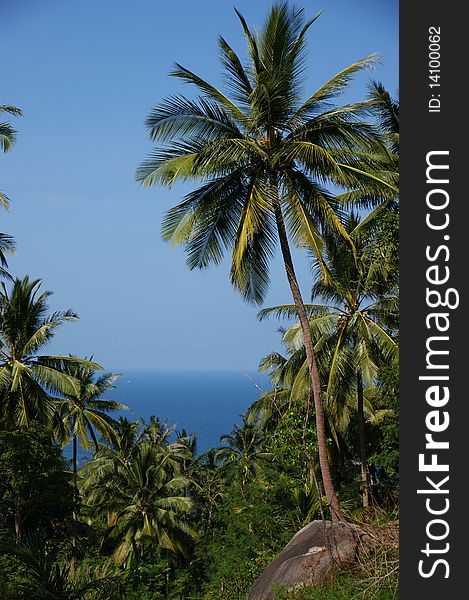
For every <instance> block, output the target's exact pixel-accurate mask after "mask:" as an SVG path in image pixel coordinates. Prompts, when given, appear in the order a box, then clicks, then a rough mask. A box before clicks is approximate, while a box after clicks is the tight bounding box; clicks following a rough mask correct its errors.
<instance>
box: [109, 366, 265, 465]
mask: <svg viewBox="0 0 469 600" xmlns="http://www.w3.org/2000/svg"><path fill="white" fill-rule="evenodd" d="M121 372H122V371H121ZM259 388H261V389H262V390H267V389H269V381H268V378H267V376H265V375H264V374H260V373H257V372H249V373H243V372H241V371H211V372H200V371H185V372H181V371H164V372H163V371H124V372H123V375H122V377H121V378H120V379H118V380H117V382H116V389H115V390H112V392H109V393H107V394H106V396H103V397H106V398H110V399H112V400H117V401H118V402H121V403H122V404H126V405H127V406H129V407H130V408H131V409H132V411H131V412H125V413H122V414H124V415H125V416H126V417H127V418H128V419H131V420H135V419H137V418H142V419H145V420H148V419H149V418H150V417H151V416H152V415H155V416H156V417H159V419H160V421H165V420H167V421H168V424H169V425H176V429H177V430H181V429H185V430H186V431H187V432H188V433H196V434H197V453H198V454H202V453H203V452H205V451H206V450H208V449H209V448H213V447H215V446H217V445H218V444H219V440H220V436H221V435H223V434H226V433H230V432H231V430H232V429H233V427H234V426H235V425H237V424H239V423H240V422H241V420H242V417H241V415H242V414H243V413H245V412H246V410H247V408H248V407H249V405H250V404H251V403H252V402H254V400H256V399H257V398H258V397H259V395H260V394H261V391H260V389H259Z"/></svg>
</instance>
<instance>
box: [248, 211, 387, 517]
mask: <svg viewBox="0 0 469 600" xmlns="http://www.w3.org/2000/svg"><path fill="white" fill-rule="evenodd" d="M345 227H346V228H347V231H348V232H349V234H350V236H351V238H352V239H353V241H354V251H353V250H352V249H351V248H350V247H349V246H346V245H344V244H341V243H340V241H339V240H337V238H336V237H334V236H326V237H325V247H324V253H323V260H322V262H321V264H319V263H318V262H317V261H316V264H315V273H314V275H315V283H314V285H313V288H312V297H313V299H319V300H323V302H324V303H320V302H317V303H315V304H310V305H306V311H307V312H308V314H309V318H310V327H311V329H312V330H313V331H314V332H315V334H316V337H317V338H319V339H321V349H320V350H319V352H320V354H321V363H322V364H324V365H327V378H326V380H325V387H326V391H325V398H326V402H327V403H328V406H327V409H328V413H329V415H331V416H333V418H332V422H334V421H335V423H337V422H338V421H339V420H340V418H341V414H340V413H342V419H343V413H344V411H345V410H346V409H348V408H350V405H351V403H352V405H354V406H355V407H356V411H357V415H358V425H359V441H360V464H361V479H362V486H363V505H364V506H368V505H369V496H370V487H369V478H368V475H367V451H366V446H367V444H366V428H365V421H366V420H365V411H364V406H365V403H364V385H366V386H368V387H370V386H372V385H374V384H375V382H376V379H377V375H378V368H379V365H380V364H389V363H392V362H393V361H395V360H396V358H397V343H396V341H395V339H394V338H393V336H392V334H393V333H395V332H396V330H397V326H398V298H397V295H396V291H397V281H396V277H395V271H394V269H393V267H392V265H388V263H387V261H386V260H383V257H380V256H379V255H377V254H376V252H375V244H374V241H373V240H370V239H367V238H366V237H365V238H363V237H362V235H361V229H360V221H359V219H358V218H357V217H356V216H354V215H353V214H352V215H350V216H349V218H348V221H347V222H346V224H345ZM271 314H276V315H278V316H287V317H292V316H295V314H296V311H295V307H294V306H293V305H284V306H278V307H274V308H269V309H264V310H263V311H261V313H260V318H261V319H262V318H265V317H267V316H268V315H271ZM284 337H285V339H286V341H288V342H289V343H290V345H291V346H292V347H295V344H296V345H298V344H301V343H302V340H301V337H302V336H301V328H300V326H299V324H298V323H297V324H295V325H293V326H292V327H291V328H290V329H289V331H288V332H287V333H286V334H285V336H284ZM295 338H296V342H295ZM303 370H304V369H303ZM298 372H299V371H298ZM351 399H352V402H351V401H350V400H351ZM348 416H349V415H348ZM347 420H348V419H346V421H347Z"/></svg>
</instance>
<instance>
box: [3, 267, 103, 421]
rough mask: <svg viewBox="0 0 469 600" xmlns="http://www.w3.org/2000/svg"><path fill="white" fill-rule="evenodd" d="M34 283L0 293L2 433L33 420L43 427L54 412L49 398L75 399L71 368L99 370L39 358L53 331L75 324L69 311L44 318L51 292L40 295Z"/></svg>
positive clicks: (63, 360)
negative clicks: (6, 429) (66, 397)
mask: <svg viewBox="0 0 469 600" xmlns="http://www.w3.org/2000/svg"><path fill="white" fill-rule="evenodd" d="M40 285H41V281H40V280H39V279H36V280H32V281H30V280H29V278H28V277H25V278H24V279H16V280H15V281H14V283H13V285H12V287H11V289H10V290H8V289H7V287H6V286H5V284H4V283H2V287H1V290H0V403H1V404H0V422H1V423H2V427H6V428H10V427H18V426H19V427H26V426H28V424H29V423H30V421H31V420H32V419H36V420H38V421H41V422H43V423H46V424H48V425H50V424H52V422H53V421H54V413H55V411H56V408H57V404H56V400H54V398H53V397H52V396H51V394H58V395H67V394H69V395H74V394H75V395H76V394H78V393H79V383H78V381H77V380H76V378H75V377H73V376H72V375H70V374H69V373H67V367H69V366H70V365H72V364H75V365H76V364H79V365H83V366H85V367H88V368H92V369H101V367H100V366H99V365H98V364H96V363H93V362H91V361H86V360H84V359H80V358H75V357H71V356H47V355H39V354H38V353H39V351H40V350H41V348H43V347H44V346H46V345H47V343H49V342H50V341H51V339H52V337H53V335H54V333H55V331H56V330H57V329H58V328H59V327H60V326H61V325H63V324H64V323H66V322H69V321H76V320H78V315H77V314H76V313H75V312H73V311H72V310H70V309H68V310H66V311H60V312H54V313H52V314H51V315H47V310H48V304H47V301H48V298H49V296H50V295H51V292H48V291H44V292H41V291H40V289H39V288H40Z"/></svg>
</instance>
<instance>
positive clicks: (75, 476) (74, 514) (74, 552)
mask: <svg viewBox="0 0 469 600" xmlns="http://www.w3.org/2000/svg"><path fill="white" fill-rule="evenodd" d="M72 461H73V511H72V559H71V561H70V574H71V575H72V576H73V575H74V574H75V563H76V560H77V521H78V514H77V511H78V508H77V504H78V468H77V436H76V435H75V434H74V435H73V455H72Z"/></svg>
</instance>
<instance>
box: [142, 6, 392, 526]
mask: <svg viewBox="0 0 469 600" xmlns="http://www.w3.org/2000/svg"><path fill="white" fill-rule="evenodd" d="M237 14H238V17H239V19H240V21H241V25H242V28H243V30H244V34H245V37H246V41H247V45H248V61H247V65H243V64H242V62H241V60H240V59H239V57H238V56H237V55H236V53H235V52H234V50H233V49H232V48H231V46H230V45H229V44H228V42H227V41H226V40H225V39H224V38H222V37H220V38H219V47H220V53H221V59H222V63H223V66H224V68H225V75H226V79H227V88H228V93H229V94H231V98H229V97H228V95H226V94H225V93H224V92H223V91H221V90H219V89H217V88H216V87H214V86H213V85H211V84H210V83H208V82H207V81H205V80H204V79H202V78H201V77H199V76H198V75H196V74H195V73H193V72H191V71H190V70H188V69H186V68H185V67H183V66H181V65H180V64H176V67H175V69H174V71H173V72H172V75H173V76H175V77H177V78H179V79H181V80H182V81H184V82H186V83H189V84H192V85H194V86H195V87H196V88H197V90H198V92H199V93H200V94H201V97H199V98H198V99H195V100H189V99H187V98H185V97H183V96H173V97H170V98H167V99H166V100H164V101H163V102H162V103H161V104H160V105H159V106H157V107H156V108H155V109H154V110H153V111H152V112H151V113H150V115H149V117H148V119H147V126H148V129H149V133H150V139H151V140H152V141H154V142H158V143H159V144H160V147H159V148H158V149H157V150H155V151H154V152H153V153H152V154H151V155H150V156H149V158H148V159H147V160H146V161H145V162H144V163H143V164H142V165H141V167H140V168H139V169H138V171H137V178H138V180H139V181H140V182H141V183H142V184H143V185H144V186H147V187H150V186H154V185H157V184H161V185H166V186H169V187H171V186H172V185H173V184H174V183H176V182H177V181H184V180H187V181H202V182H204V183H203V184H202V186H201V187H199V188H197V189H195V190H194V191H192V192H191V193H189V194H188V195H187V196H186V198H185V200H184V201H183V202H182V203H180V204H179V205H177V206H176V207H174V208H172V209H171V210H169V211H168V213H167V215H166V217H165V219H164V221H163V237H164V238H165V239H166V240H169V241H171V242H172V243H174V244H182V245H184V246H185V247H186V250H187V254H188V265H189V267H190V268H196V267H198V268H205V267H207V266H209V265H210V264H218V263H220V261H221V259H222V256H223V253H224V250H225V249H227V248H231V249H232V262H231V274H230V277H231V282H232V284H233V285H234V286H235V288H237V289H238V290H239V291H240V292H241V293H242V294H243V296H244V297H245V299H247V300H249V301H255V302H258V303H260V302H262V300H263V298H264V295H265V292H266V290H267V288H268V284H269V274H268V271H269V268H268V267H269V261H270V259H271V258H272V256H273V253H274V248H275V245H276V242H277V240H278V241H279V242H280V248H281V253H282V257H283V262H284V266H285V271H286V275H287V279H288V282H289V285H290V288H291V292H292V295H293V298H294V302H295V306H296V310H297V313H298V317H299V320H300V323H301V326H302V330H303V335H304V338H305V347H306V351H307V355H308V364H309V371H310V378H311V384H312V387H313V391H314V402H315V407H316V411H315V414H316V421H317V422H316V426H317V433H318V439H319V447H320V463H321V471H322V476H323V480H324V486H325V490H326V494H327V498H328V500H329V503H330V507H331V513H332V517H333V518H336V519H338V518H342V516H341V513H340V508H339V505H338V502H337V498H336V495H335V491H334V487H333V483H332V478H331V474H330V469H329V464H328V460H327V452H326V438H325V428H324V414H323V408H322V404H321V385H320V379H319V373H318V370H317V365H316V361H315V356H314V349H313V347H314V343H313V340H312V338H311V332H310V329H309V326H308V318H307V314H306V311H305V309H304V303H303V299H302V295H301V292H300V287H299V284H298V280H297V277H296V274H295V269H294V264H293V260H292V255H291V249H290V242H293V243H294V244H296V245H298V246H304V245H305V244H307V245H308V246H309V247H314V248H316V250H317V252H318V254H320V249H321V245H322V242H321V237H320V232H321V230H322V229H323V228H328V229H330V230H332V231H334V232H335V233H337V234H339V235H341V236H343V238H344V239H346V240H348V241H349V242H350V239H349V236H348V235H347V232H346V231H345V230H344V228H343V226H342V223H341V220H340V218H339V216H338V214H337V212H338V203H336V202H335V200H334V198H333V197H332V196H331V195H330V194H328V193H327V192H326V191H325V189H324V187H323V185H324V184H325V183H330V184H335V185H339V186H342V187H345V188H347V189H348V188H353V189H357V188H358V189H361V188H366V189H367V190H368V191H370V190H376V194H378V193H379V194H381V195H384V194H386V193H387V192H393V191H394V190H395V185H394V182H393V180H392V174H391V175H390V176H389V178H388V177H387V174H386V173H385V172H384V171H383V168H382V165H381V163H380V162H379V160H380V154H379V149H380V148H381V143H380V142H378V140H377V137H376V135H375V132H374V130H373V128H372V127H371V126H370V125H369V123H368V122H366V120H365V119H364V115H365V114H366V113H367V111H368V109H369V108H370V106H371V104H372V102H371V101H364V102H358V103H354V104H347V105H345V106H333V105H332V103H333V101H334V99H335V98H336V97H337V96H338V95H339V94H340V93H341V92H343V91H344V90H345V89H346V88H347V86H348V85H349V83H350V81H351V79H352V77H353V75H355V74H356V73H357V72H358V71H360V70H362V69H363V68H365V67H367V66H369V65H370V64H372V63H373V60H374V57H367V58H365V59H363V60H360V61H358V62H356V63H354V64H352V65H351V66H349V67H346V68H345V69H343V70H342V71H341V72H340V73H338V74H336V75H335V76H334V77H332V78H331V79H330V80H329V81H328V82H326V83H325V84H324V85H322V86H321V87H320V88H319V89H318V90H317V91H316V92H314V93H313V94H312V95H310V96H309V97H307V98H302V91H303V89H302V86H303V83H304V77H303V74H304V67H305V58H306V53H305V49H306V35H307V32H308V30H309V28H310V26H311V25H312V23H313V22H314V21H315V20H316V19H317V17H318V15H316V16H315V17H314V18H312V19H310V20H308V21H307V20H306V19H305V16H304V11H303V10H301V9H296V8H294V7H290V6H289V5H288V4H287V3H286V2H283V3H281V4H275V5H274V6H273V7H272V9H271V11H270V13H269V15H268V17H267V20H266V23H265V25H264V27H263V28H262V30H261V31H260V33H259V34H253V33H252V32H251V30H250V29H249V27H248V26H247V24H246V21H245V20H244V18H243V17H242V16H241V15H240V14H239V13H237ZM374 155H376V156H377V157H378V159H376V160H375V158H374ZM378 170H379V171H380V173H382V176H381V177H378V176H377V175H376V174H375V172H376V171H378Z"/></svg>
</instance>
